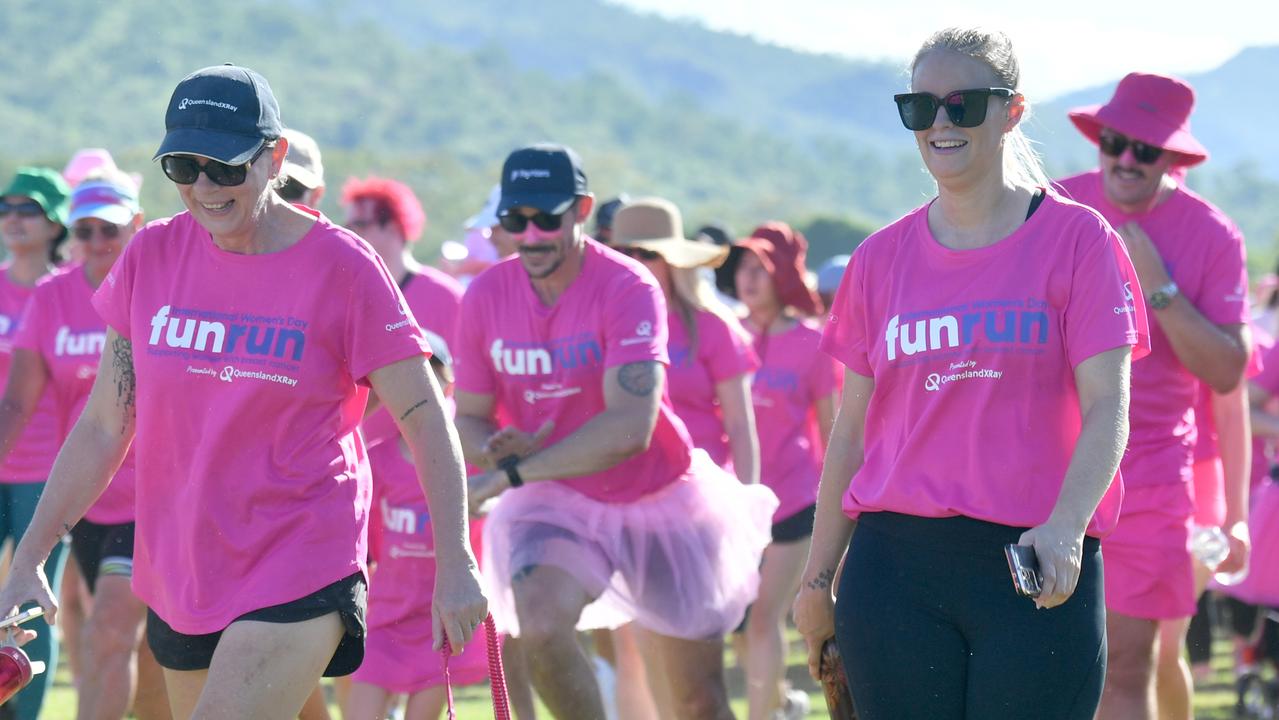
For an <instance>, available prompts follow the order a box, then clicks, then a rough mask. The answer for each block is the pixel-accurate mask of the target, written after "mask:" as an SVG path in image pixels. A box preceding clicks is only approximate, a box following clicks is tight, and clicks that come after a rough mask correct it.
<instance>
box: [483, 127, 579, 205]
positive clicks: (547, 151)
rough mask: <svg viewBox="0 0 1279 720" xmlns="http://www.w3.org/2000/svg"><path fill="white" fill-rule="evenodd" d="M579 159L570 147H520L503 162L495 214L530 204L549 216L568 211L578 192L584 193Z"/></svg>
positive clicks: (549, 145) (546, 144) (541, 145)
mask: <svg viewBox="0 0 1279 720" xmlns="http://www.w3.org/2000/svg"><path fill="white" fill-rule="evenodd" d="M587 194H589V192H588V191H587V189H586V173H585V172H583V171H582V160H581V158H579V157H578V156H577V153H575V152H573V151H572V150H571V149H570V148H567V147H564V146H563V145H555V144H552V143H540V144H537V145H530V146H528V147H522V148H520V149H518V150H516V151H515V152H513V153H511V154H510V155H508V156H507V157H506V162H505V163H504V164H503V165H502V199H501V200H500V201H499V202H498V204H497V214H498V217H501V216H503V215H506V214H507V213H509V212H510V211H511V209H512V208H517V207H531V208H537V209H538V210H541V211H542V212H546V213H550V214H552V215H559V214H560V213H562V212H564V211H566V210H568V207H569V205H572V204H573V200H575V199H576V198H577V197H578V196H579V195H587Z"/></svg>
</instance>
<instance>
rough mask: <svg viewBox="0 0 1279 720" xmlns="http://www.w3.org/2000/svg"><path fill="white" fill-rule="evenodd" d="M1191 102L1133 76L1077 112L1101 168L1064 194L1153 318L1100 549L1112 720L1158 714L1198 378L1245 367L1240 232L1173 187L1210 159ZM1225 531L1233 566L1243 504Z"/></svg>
mask: <svg viewBox="0 0 1279 720" xmlns="http://www.w3.org/2000/svg"><path fill="white" fill-rule="evenodd" d="M1194 104H1195V95H1194V91H1193V90H1192V89H1191V88H1190V86H1189V85H1187V84H1186V83H1185V82H1183V81H1181V80H1178V79H1176V78H1171V77H1165V76H1162V75H1150V74H1144V73H1131V74H1129V75H1128V76H1126V77H1125V78H1124V79H1123V80H1121V81H1120V82H1119V86H1118V87H1117V88H1115V94H1114V96H1113V97H1111V99H1110V101H1109V102H1107V103H1106V104H1105V105H1099V106H1092V107H1086V108H1079V109H1076V110H1072V111H1071V112H1070V119H1071V121H1072V122H1074V124H1075V127H1077V128H1079V130H1080V132H1082V133H1083V134H1084V136H1085V137H1087V138H1088V139H1089V140H1091V141H1092V142H1093V143H1095V144H1096V145H1097V147H1098V149H1099V151H1100V152H1099V153H1098V160H1099V167H1098V168H1097V169H1096V170H1092V171H1089V172H1086V173H1082V174H1080V175H1076V176H1074V177H1070V178H1066V179H1065V180H1063V181H1061V188H1062V189H1063V190H1064V191H1065V192H1066V193H1068V194H1069V195H1070V196H1071V197H1073V198H1074V199H1075V200H1077V201H1079V202H1081V203H1084V204H1086V205H1090V206H1092V207H1093V208H1094V209H1096V210H1097V211H1098V212H1100V213H1101V214H1102V215H1103V216H1105V218H1106V220H1107V221H1109V222H1110V224H1111V225H1113V226H1114V228H1115V230H1117V231H1118V232H1119V235H1120V236H1121V237H1122V238H1123V239H1124V242H1125V244H1126V245H1127V246H1128V252H1129V254H1130V255H1131V256H1132V262H1133V266H1134V267H1135V268H1136V270H1137V276H1138V281H1139V283H1140V285H1141V288H1140V291H1141V292H1142V293H1144V294H1145V300H1146V306H1147V308H1148V309H1149V310H1150V317H1151V318H1152V319H1153V320H1154V322H1152V323H1151V324H1150V334H1151V346H1152V351H1151V353H1150V355H1149V356H1148V357H1146V358H1145V359H1144V360H1142V361H1141V362H1138V363H1135V364H1134V365H1133V368H1132V401H1131V402H1132V405H1131V408H1130V411H1129V420H1130V424H1131V430H1130V435H1129V439H1128V451H1127V453H1126V454H1125V455H1124V458H1123V462H1122V464H1121V466H1120V471H1121V474H1122V477H1123V482H1124V493H1125V494H1124V500H1123V509H1122V510H1121V513H1120V518H1119V524H1118V526H1117V527H1116V528H1115V531H1114V532H1113V533H1112V534H1111V535H1110V536H1109V537H1108V538H1106V539H1105V540H1103V542H1102V553H1103V556H1104V558H1105V563H1106V571H1105V589H1106V606H1107V623H1106V626H1107V634H1108V645H1109V651H1108V652H1109V656H1108V668H1107V675H1106V688H1105V692H1104V694H1103V697H1102V702H1101V709H1100V710H1099V712H1098V717H1099V718H1102V719H1103V720H1104V719H1107V718H1123V720H1137V719H1143V718H1149V719H1150V720H1154V718H1155V717H1156V712H1155V711H1156V707H1155V706H1156V701H1155V693H1154V687H1155V683H1154V679H1155V665H1156V646H1157V638H1158V632H1159V623H1160V621H1164V622H1169V621H1179V622H1184V621H1185V620H1186V619H1187V618H1189V617H1191V616H1192V615H1194V613H1195V600H1196V590H1195V571H1194V565H1193V561H1192V558H1191V554H1190V551H1189V550H1188V547H1189V538H1190V530H1191V517H1192V515H1193V514H1194V509H1195V507H1194V496H1193V490H1192V487H1193V486H1192V482H1191V479H1192V465H1193V459H1194V458H1193V454H1194V447H1195V442H1196V437H1197V428H1196V422H1195V413H1194V406H1195V405H1196V402H1197V400H1198V397H1199V393H1200V387H1201V383H1202V384H1206V385H1207V386H1209V387H1210V388H1211V389H1212V390H1213V391H1215V392H1217V393H1220V394H1227V393H1230V392H1231V391H1232V390H1234V389H1235V388H1237V387H1238V386H1239V384H1240V381H1241V379H1242V376H1243V372H1244V367H1245V365H1246V363H1247V360H1248V353H1249V344H1250V339H1249V335H1248V331H1247V321H1248V306H1247V291H1246V288H1247V274H1246V270H1245V259H1244V241H1243V235H1242V234H1241V233H1240V232H1239V229H1238V228H1236V227H1235V224H1234V223H1233V222H1231V220H1230V218H1228V217H1226V216H1225V214H1224V213H1222V212H1221V211H1220V210H1218V209H1217V208H1216V207H1215V206H1213V205H1212V204H1211V203H1209V202H1208V201H1207V200H1205V199H1203V198H1201V197H1199V196H1198V195H1196V194H1195V193H1193V192H1191V191H1190V190H1189V189H1187V188H1186V187H1185V185H1184V184H1182V183H1180V182H1178V179H1179V178H1181V177H1183V176H1184V172H1185V168H1188V167H1190V166H1193V165H1197V164H1199V163H1201V162H1203V161H1204V160H1206V159H1208V151H1207V150H1206V149H1204V147H1203V145H1201V144H1200V143H1199V141H1198V140H1196V139H1195V137H1194V135H1192V134H1191V132H1190V113H1191V110H1192V109H1193V107H1194ZM1133 289H1134V290H1136V288H1133ZM1201 424H1202V423H1201ZM1224 526H1225V529H1226V533H1227V535H1228V536H1229V538H1230V546H1231V553H1230V557H1228V558H1227V559H1226V560H1225V561H1224V562H1223V563H1222V564H1221V566H1220V568H1219V569H1221V570H1225V571H1233V570H1238V569H1240V568H1242V567H1243V566H1244V565H1245V564H1246V562H1247V555H1248V528H1247V502H1246V497H1245V498H1242V501H1241V499H1240V498H1234V499H1232V500H1231V501H1230V502H1228V511H1227V517H1226V521H1225V523H1224ZM1183 635H1184V633H1183ZM1168 685H1173V686H1177V687H1174V688H1172V690H1173V692H1172V693H1171V695H1168V694H1167V693H1165V688H1164V687H1163V686H1161V687H1160V700H1159V704H1160V707H1159V716H1160V717H1179V716H1180V717H1186V718H1189V717H1190V714H1189V713H1190V697H1189V696H1190V685H1189V677H1188V676H1186V677H1185V678H1184V680H1183V681H1180V682H1175V683H1168ZM1183 705H1184V707H1180V706H1183Z"/></svg>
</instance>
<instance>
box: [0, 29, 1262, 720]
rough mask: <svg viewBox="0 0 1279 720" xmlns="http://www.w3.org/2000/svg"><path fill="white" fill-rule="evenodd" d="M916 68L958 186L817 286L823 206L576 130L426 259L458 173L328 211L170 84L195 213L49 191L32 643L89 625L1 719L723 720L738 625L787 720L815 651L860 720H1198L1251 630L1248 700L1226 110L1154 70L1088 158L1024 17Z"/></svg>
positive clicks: (19, 509) (78, 191) (208, 98)
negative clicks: (1092, 159)
mask: <svg viewBox="0 0 1279 720" xmlns="http://www.w3.org/2000/svg"><path fill="white" fill-rule="evenodd" d="M909 70H910V81H909V88H908V91H907V92H903V93H902V94H898V95H896V96H894V97H893V98H887V97H886V98H884V107H885V108H886V110H885V111H886V112H891V110H890V109H888V108H890V105H889V100H890V99H891V100H892V101H894V103H895V104H896V107H897V111H898V114H899V117H900V120H901V122H902V124H903V126H904V127H905V129H906V130H908V131H910V132H911V133H913V136H914V141H915V144H916V146H917V148H918V151H919V155H920V158H921V160H922V162H923V165H924V166H925V168H926V169H927V171H928V172H929V173H930V174H931V176H932V177H933V179H934V180H935V181H936V190H937V192H936V195H935V197H933V198H931V199H930V200H928V201H927V202H926V203H924V204H923V205H921V206H920V207H918V208H916V209H914V210H911V211H910V212H908V213H906V214H905V215H903V216H902V217H901V218H900V219H898V220H896V221H894V222H892V223H891V224H889V225H887V226H886V227H884V228H882V229H880V230H879V231H877V232H875V233H874V234H872V235H871V236H870V237H868V238H867V239H866V240H865V241H863V242H861V243H860V244H856V243H853V242H850V243H849V246H848V247H847V248H846V251H847V252H848V253H849V254H848V255H844V256H841V257H839V258H833V259H831V261H830V262H828V263H827V264H826V265H823V266H822V268H821V271H820V272H817V273H815V272H812V271H810V269H809V262H810V260H813V261H816V262H820V261H823V260H826V259H825V258H809V256H808V250H809V248H808V243H807V241H806V240H805V238H804V235H803V233H801V232H800V231H799V230H797V229H796V228H794V227H792V226H791V225H788V224H787V223H786V222H783V221H781V220H777V219H768V218H759V219H758V221H759V223H760V224H759V225H758V227H756V228H755V229H754V230H753V231H752V232H751V233H750V234H749V235H748V236H746V237H744V238H740V239H734V238H733V237H732V236H731V235H730V234H728V233H726V232H725V231H723V230H722V229H721V228H717V227H715V226H711V227H708V228H705V229H704V230H702V231H699V232H697V233H689V232H688V231H686V229H685V226H684V219H683V216H682V214H681V211H680V208H679V207H678V206H677V205H676V204H675V203H673V202H671V201H670V200H668V199H665V198H662V197H658V196H637V197H629V196H621V197H619V198H617V199H615V200H612V201H609V202H606V203H600V202H598V201H597V198H596V196H595V195H594V194H593V192H592V189H591V185H590V183H589V182H588V172H587V170H588V167H587V163H585V162H584V161H583V159H582V157H581V156H579V155H578V153H577V152H575V151H574V150H573V149H570V148H568V147H566V146H564V145H560V144H555V143H552V142H540V143H536V144H530V145H526V146H523V147H519V148H515V149H513V150H512V151H511V152H510V154H509V155H508V156H507V157H506V158H505V160H504V162H503V164H502V168H501V175H500V176H499V178H498V182H497V184H496V185H495V186H494V188H493V191H492V193H491V194H490V195H489V197H488V200H487V202H485V203H483V207H482V208H481V209H480V211H479V212H478V213H477V214H476V215H475V216H474V217H472V218H471V219H470V220H468V221H467V227H466V233H467V236H466V242H465V245H464V248H465V251H464V252H463V253H462V254H463V255H465V257H464V258H461V259H459V257H460V256H458V257H450V258H449V259H448V260H447V261H446V262H445V263H444V269H443V270H442V269H437V268H435V267H431V266H428V265H425V264H423V263H422V262H421V261H420V257H421V254H420V253H415V252H414V248H415V247H417V246H416V245H415V243H416V242H417V241H418V240H419V239H420V237H421V236H422V233H423V230H424V228H425V226H426V218H427V215H426V212H425V211H424V209H423V206H422V204H421V202H420V201H419V199H418V197H417V196H416V195H415V194H414V192H413V190H412V189H410V188H409V187H408V186H407V185H406V184H404V183H402V182H399V181H397V180H395V179H390V178H385V177H380V176H378V175H369V176H367V177H363V178H359V177H353V178H349V179H347V180H346V181H345V183H344V184H343V186H342V187H341V190H340V194H339V195H338V197H339V203H338V207H340V209H341V212H342V213H343V217H342V218H341V221H340V222H338V221H337V220H336V219H334V220H331V219H329V218H328V217H326V216H325V215H324V214H323V213H321V212H320V211H319V210H317V209H316V208H318V207H319V205H320V201H321V199H322V198H323V197H324V196H325V193H326V184H325V177H324V167H323V163H322V160H321V150H320V147H319V145H318V144H317V143H316V142H315V141H314V140H313V139H312V138H311V137H309V136H308V135H306V134H305V133H303V132H300V131H298V130H297V129H293V128H286V127H285V126H284V124H283V121H282V113H281V108H280V107H279V106H278V104H277V102H276V100H275V97H274V95H273V93H272V90H271V87H270V84H269V83H268V81H267V79H266V78H264V77H263V76H262V75H260V74H258V73H257V72H255V71H253V70H251V69H249V68H245V67H240V66H236V65H230V64H228V65H222V66H213V67H207V68H203V69H201V70H197V71H195V72H193V73H191V74H190V75H188V76H187V77H185V78H183V79H182V80H181V81H180V82H179V83H178V84H177V86H176V88H175V89H174V91H173V93H172V96H171V98H170V100H169V104H168V108H167V111H166V114H165V118H164V122H165V134H164V136H163V138H162V140H161V142H160V145H159V149H158V150H157V151H156V153H155V157H154V159H155V161H157V162H158V163H159V165H160V167H161V169H162V170H163V172H164V174H165V176H166V177H167V178H168V180H169V181H171V182H172V183H173V187H174V189H175V190H176V192H177V195H178V196H179V197H180V198H181V200H182V203H183V205H184V206H185V211H183V212H181V213H179V214H177V215H174V216H172V217H167V218H160V219H150V220H149V219H147V218H146V217H145V215H144V210H143V208H142V207H141V205H140V202H139V185H140V177H139V176H137V175H130V174H128V173H126V172H123V171H122V170H120V169H119V168H118V167H116V165H115V163H114V161H113V160H112V158H111V156H110V154H109V153H107V152H106V151H104V150H87V151H81V152H80V153H78V154H77V155H76V156H75V157H74V158H73V159H72V161H71V162H69V163H68V165H67V167H66V169H65V170H64V171H62V172H58V171H55V170H53V169H49V168H41V167H24V168H20V169H19V170H18V171H17V173H16V174H15V175H14V176H13V177H12V178H10V179H8V180H7V184H6V185H5V186H4V188H3V190H2V191H0V238H2V239H3V241H4V247H5V256H6V259H5V260H4V262H3V264H2V265H0V379H3V380H4V381H5V384H4V394H3V399H2V400H0V541H3V540H4V539H6V538H8V539H11V540H12V542H13V546H12V553H11V556H10V557H9V559H8V565H7V570H5V571H4V575H3V576H0V577H2V584H0V616H16V615H17V613H18V612H19V611H20V610H23V609H27V608H30V607H32V606H33V605H34V606H38V607H39V608H41V609H42V610H43V614H44V617H43V618H36V619H33V620H31V621H29V622H23V623H21V624H18V623H13V624H10V625H8V626H7V628H6V629H5V641H6V642H9V643H13V644H15V645H20V646H21V647H22V650H23V652H24V653H25V655H26V656H29V658H30V659H31V660H32V661H38V662H40V663H44V667H45V671H44V672H43V673H35V674H34V675H32V676H31V677H30V678H29V682H28V684H27V685H26V687H25V688H24V689H22V690H21V691H20V692H18V693H17V694H16V695H15V696H14V697H13V698H12V699H11V700H9V701H8V702H4V703H0V717H14V718H21V719H22V720H37V718H40V717H46V716H47V714H44V715H42V714H41V708H42V704H43V703H44V700H45V698H46V696H47V694H48V692H49V688H50V684H51V679H52V676H53V674H54V672H55V670H56V668H57V665H58V662H59V654H60V653H61V656H62V660H63V662H66V663H68V664H69V665H70V669H71V674H72V676H73V678H74V683H75V687H76V691H77V693H78V717H79V718H84V719H88V718H101V719H103V720H114V719H119V718H124V717H127V716H134V717H138V718H143V719H144V720H151V719H161V718H163V719H167V718H182V719H185V718H215V717H216V718H223V717H227V718H230V717H235V718H281V719H283V718H298V717H301V718H306V719H307V720H319V719H321V718H329V717H333V716H334V715H333V711H334V709H335V708H336V709H337V711H338V712H339V713H340V717H342V718H346V719H348V720H378V719H382V718H403V719H406V720H428V719H430V720H434V719H435V718H439V717H442V715H443V714H444V713H445V712H446V711H447V712H450V713H451V712H452V709H451V708H452V703H453V699H452V694H451V687H452V686H460V685H469V684H482V683H485V682H493V685H494V692H495V693H498V694H505V693H506V692H508V691H509V701H510V704H511V707H512V709H513V711H514V716H515V717H517V718H519V720H532V719H533V718H536V717H538V716H539V714H540V715H543V716H545V715H549V716H550V717H554V718H560V719H561V720H605V719H606V718H607V719H609V720H658V719H666V718H680V719H684V718H689V719H694V718H696V719H702V718H709V719H713V720H727V719H729V718H732V717H734V715H733V710H732V708H731V707H730V702H729V698H730V693H729V689H728V684H727V682H726V673H727V669H726V668H725V656H726V648H727V647H728V646H730V645H731V647H732V649H733V651H734V652H733V653H732V654H731V657H735V658H736V663H737V664H738V665H739V666H740V669H741V675H742V677H743V679H744V691H743V694H744V696H745V704H744V707H745V709H746V712H747V713H748V715H747V716H748V718H749V720H790V719H794V718H804V717H810V716H811V715H810V713H812V712H817V713H820V712H821V710H820V709H815V708H812V707H811V706H810V700H809V695H808V693H807V692H806V691H805V690H804V689H803V688H802V687H797V686H795V685H794V684H792V683H791V682H790V681H788V680H787V679H786V674H785V670H786V656H787V641H786V635H787V628H788V625H790V624H791V623H793V627H794V628H795V629H796V630H797V631H798V634H799V635H800V636H801V637H802V638H803V641H804V643H805V644H806V647H807V652H808V658H809V660H808V665H809V670H810V672H811V674H812V676H813V678H814V679H815V680H817V681H819V682H825V683H827V684H828V685H829V686H830V687H829V688H828V689H829V690H830V692H832V693H835V692H842V693H847V695H848V697H849V698H850V702H851V705H852V706H855V708H856V717H858V718H861V719H862V720H890V719H891V720H899V719H907V720H913V719H919V720H924V719H927V720H936V719H942V720H944V719H947V718H954V719H956V720H960V719H963V718H968V719H970V720H976V719H984V718H1001V719H1002V718H1027V719H1030V718H1035V719H1036V720H1039V719H1061V720H1091V719H1092V718H1097V719H1098V720H1155V719H1156V718H1158V719H1159V720H1189V718H1191V717H1193V710H1192V700H1193V697H1194V688H1195V682H1196V679H1197V678H1200V677H1202V676H1203V675H1204V673H1205V672H1206V667H1207V663H1208V660H1209V659H1210V658H1211V645H1212V637H1213V632H1214V630H1213V628H1212V626H1211V624H1210V622H1209V621H1210V619H1211V618H1212V617H1214V616H1216V615H1219V614H1220V613H1219V612H1217V611H1215V610H1213V609H1212V608H1210V607H1209V605H1210V602H1216V603H1217V604H1220V605H1222V606H1225V607H1227V608H1228V609H1229V616H1230V617H1231V618H1232V622H1231V626H1230V628H1229V630H1228V632H1230V633H1231V634H1232V635H1233V637H1234V643H1235V654H1236V663H1237V667H1238V672H1239V673H1240V676H1241V677H1245V676H1250V673H1253V671H1254V665H1255V663H1256V662H1257V660H1258V659H1257V657H1256V656H1257V655H1258V650H1257V647H1258V645H1259V640H1258V638H1260V637H1262V636H1263V634H1264V633H1271V632H1274V630H1273V628H1269V629H1268V625H1269V624H1272V621H1270V620H1269V619H1268V613H1269V608H1271V607H1274V606H1279V490H1277V489H1275V486H1274V482H1275V481H1274V480H1272V478H1271V475H1272V469H1273V468H1274V467H1276V465H1275V464H1274V462H1273V460H1274V452H1273V445H1274V442H1275V441H1276V440H1279V355H1275V343H1274V341H1273V337H1274V336H1275V334H1276V332H1277V331H1279V328H1276V327H1275V326H1274V325H1275V318H1276V314H1275V312H1274V308H1275V307H1276V306H1279V290H1276V289H1274V288H1273V287H1269V288H1266V289H1265V290H1266V291H1268V292H1269V296H1268V297H1251V296H1250V283H1249V277H1248V273H1247V263H1246V248H1245V243H1244V239H1243V236H1242V234H1241V233H1240V231H1239V230H1238V228H1237V227H1236V226H1235V224H1234V223H1233V222H1232V221H1231V220H1230V218H1229V217H1227V216H1226V215H1225V214H1224V213H1223V212H1222V211H1221V210H1219V209H1218V208H1216V207H1215V206H1214V205H1212V203H1211V202H1209V201H1208V200H1207V199H1205V198H1204V197H1202V196H1200V195H1198V194H1196V193H1195V192H1194V191H1192V190H1191V189H1190V188H1189V187H1188V186H1187V184H1186V181H1185V180H1186V171H1187V169H1188V168H1190V167H1192V166H1195V165H1197V164H1199V163H1202V162H1204V161H1205V160H1207V159H1208V150H1207V149H1205V148H1204V147H1203V146H1202V145H1201V144H1200V143H1199V141H1198V140H1196V138H1195V136H1194V135H1193V134H1192V132H1191V125H1190V119H1191V115H1192V112H1193V108H1194V104H1195V95H1194V91H1193V90H1192V88H1191V87H1190V85H1188V84H1187V83H1186V82H1184V81H1182V80H1180V79H1177V78H1173V77H1167V76H1162V75H1154V74H1145V73H1139V72H1134V73H1131V74H1129V75H1127V76H1126V77H1124V78H1123V79H1122V80H1121V81H1120V82H1119V83H1118V85H1117V86H1116V87H1115V88H1114V91H1113V94H1112V96H1111V97H1110V99H1109V100H1108V101H1107V102H1106V103H1104V104H1101V105H1097V106H1091V107H1084V108H1078V109H1075V110H1073V111H1071V112H1070V120H1071V121H1072V122H1073V123H1074V126H1075V127H1076V128H1077V129H1078V130H1079V132H1080V133H1082V135H1083V136H1084V137H1085V138H1087V139H1088V140H1089V141H1091V142H1092V143H1093V144H1095V145H1096V146H1097V150H1098V152H1097V167H1096V168H1095V169H1094V170H1091V171H1089V172H1085V173H1081V174H1078V175H1074V176H1072V177H1067V178H1060V179H1056V180H1053V179H1050V178H1049V177H1047V175H1046V174H1045V171H1044V168H1043V166H1042V164H1041V162H1040V160H1039V158H1038V156H1037V154H1036V153H1035V152H1034V150H1033V149H1032V146H1031V144H1030V142H1029V140H1028V138H1027V137H1026V135H1025V134H1024V133H1023V130H1022V128H1023V126H1024V125H1025V122H1026V119H1027V118H1028V117H1029V114H1030V103H1029V100H1028V99H1027V98H1026V97H1025V96H1024V95H1023V94H1022V92H1021V91H1020V89H1019V88H1020V87H1021V81H1022V78H1021V73H1020V69H1019V66H1018V62H1017V57H1016V54H1015V53H1014V50H1013V47H1012V43H1011V41H1010V40H1009V38H1008V37H1007V36H1006V35H1004V34H1003V33H1000V32H996V31H989V30H981V29H963V28H950V29H946V30H942V31H939V32H937V33H935V34H934V35H932V36H931V37H930V38H929V39H928V40H927V42H926V43H925V44H924V45H923V46H922V47H920V48H919V49H918V51H917V52H916V54H915V55H914V57H913V60H912V62H911V64H910V68H909ZM498 159H499V158H494V162H496V161H497V160H498ZM658 190H660V189H658ZM479 200H480V198H477V202H476V205H477V206H479V205H480V204H481V203H480V202H479ZM592 223H593V227H592V226H591V224H592ZM854 245H856V247H854ZM459 247H463V245H461V244H459ZM1272 285H1273V283H1272ZM1259 292H1261V291H1259ZM68 558H69V559H70V562H68ZM1211 598H1216V600H1215V601H1211V600H1210V599H1211ZM489 618H491V621H492V622H493V623H494V625H495V626H496V629H497V631H498V632H499V633H500V635H501V642H500V650H498V649H496V648H497V646H496V645H495V646H494V647H492V648H489V647H486V637H485V627H486V620H488V619H489ZM24 620H25V618H24ZM1225 632H1227V629H1226V628H1222V629H1221V630H1220V633H1225ZM1267 637H1269V636H1267ZM1274 639H1279V636H1275V638H1274ZM497 655H500V658H499V657H497ZM835 662H838V663H839V664H838V665H836V664H832V663H835ZM502 665H504V666H505V675H506V681H505V682H504V683H503V682H499V681H497V680H496V679H493V678H491V670H492V668H494V667H500V666H502ZM322 678H333V680H325V681H323V683H322ZM832 678H835V679H834V680H832ZM498 685H505V687H503V688H499V687H497V686H498ZM832 702H833V701H832ZM499 704H501V703H500V702H499ZM833 708H834V704H832V712H834V709H833ZM5 713H7V715H6V714H5Z"/></svg>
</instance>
